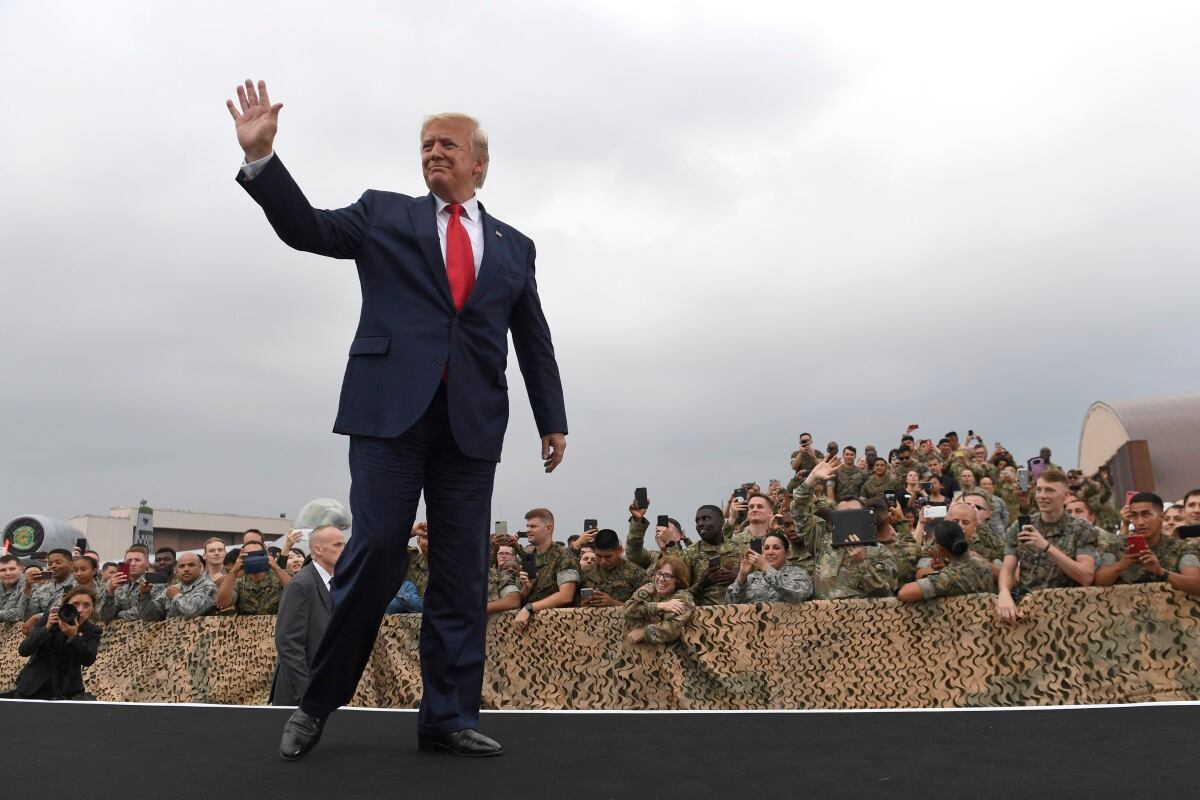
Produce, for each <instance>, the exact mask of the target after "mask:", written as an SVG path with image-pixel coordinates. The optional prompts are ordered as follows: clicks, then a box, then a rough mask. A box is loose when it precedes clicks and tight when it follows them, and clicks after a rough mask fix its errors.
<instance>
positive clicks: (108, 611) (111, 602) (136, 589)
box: [97, 576, 167, 622]
mask: <svg viewBox="0 0 1200 800" xmlns="http://www.w3.org/2000/svg"><path fill="white" fill-rule="evenodd" d="M145 582H146V578H145V577H144V576H143V577H141V578H138V579H137V580H135V581H133V582H132V583H126V584H123V585H121V586H118V587H117V588H116V589H115V590H113V593H112V594H110V595H106V596H105V598H104V602H103V603H102V604H101V606H100V612H99V614H98V615H97V616H99V617H100V619H102V620H103V621H105V622H109V621H111V620H113V619H141V618H142V612H141V602H142V584H143V583H145ZM166 589H167V587H166V586H163V585H162V584H151V585H150V597H151V598H154V597H157V596H158V595H160V594H162V593H163V592H164V591H166Z"/></svg>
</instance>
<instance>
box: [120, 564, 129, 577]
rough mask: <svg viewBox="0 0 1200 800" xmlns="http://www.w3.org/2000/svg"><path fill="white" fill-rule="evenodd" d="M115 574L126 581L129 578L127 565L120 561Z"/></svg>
mask: <svg viewBox="0 0 1200 800" xmlns="http://www.w3.org/2000/svg"><path fill="white" fill-rule="evenodd" d="M117 572H119V573H121V574H122V575H124V576H125V577H126V579H128V578H129V565H128V564H126V563H125V562H124V561H122V562H121V563H120V564H117Z"/></svg>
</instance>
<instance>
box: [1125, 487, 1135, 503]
mask: <svg viewBox="0 0 1200 800" xmlns="http://www.w3.org/2000/svg"><path fill="white" fill-rule="evenodd" d="M1135 494H1137V489H1130V490H1129V491H1128V492H1126V493H1125V505H1129V503H1130V501H1132V500H1133V496H1134V495H1135Z"/></svg>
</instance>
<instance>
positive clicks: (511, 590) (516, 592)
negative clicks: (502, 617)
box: [487, 567, 521, 615]
mask: <svg viewBox="0 0 1200 800" xmlns="http://www.w3.org/2000/svg"><path fill="white" fill-rule="evenodd" d="M520 607H521V587H520V586H518V585H517V579H516V578H514V577H513V576H512V573H510V572H508V571H507V570H503V569H498V568H496V567H488V605H487V612H488V614H489V615H491V614H496V613H499V612H501V611H515V610H516V609H518V608H520Z"/></svg>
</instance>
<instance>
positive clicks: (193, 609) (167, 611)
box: [139, 548, 245, 619]
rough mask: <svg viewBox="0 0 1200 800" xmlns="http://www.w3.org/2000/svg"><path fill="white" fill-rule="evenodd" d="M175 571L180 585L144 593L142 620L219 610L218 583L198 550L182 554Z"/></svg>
mask: <svg viewBox="0 0 1200 800" xmlns="http://www.w3.org/2000/svg"><path fill="white" fill-rule="evenodd" d="M243 552H245V548H243ZM175 572H176V574H177V575H178V577H179V583H178V585H175V584H172V585H170V586H167V587H166V588H165V589H164V590H163V591H161V592H159V593H157V594H154V595H151V594H148V593H147V594H146V595H144V596H143V598H142V601H141V607H140V609H139V610H140V611H141V614H142V619H174V618H176V617H183V618H185V619H191V618H193V617H200V616H204V615H205V614H210V613H212V612H213V611H215V610H216V608H217V604H216V594H217V586H216V584H214V583H213V582H212V578H210V577H208V572H207V571H206V570H205V569H204V560H203V559H201V558H200V556H198V555H196V554H195V553H184V554H183V555H181V556H179V560H178V562H176V564H175ZM147 585H149V584H147Z"/></svg>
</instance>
